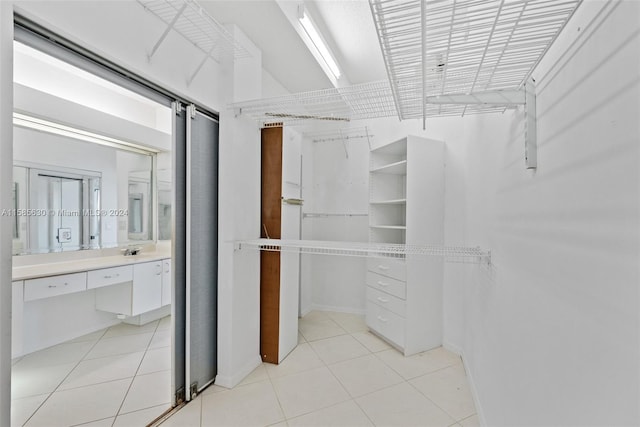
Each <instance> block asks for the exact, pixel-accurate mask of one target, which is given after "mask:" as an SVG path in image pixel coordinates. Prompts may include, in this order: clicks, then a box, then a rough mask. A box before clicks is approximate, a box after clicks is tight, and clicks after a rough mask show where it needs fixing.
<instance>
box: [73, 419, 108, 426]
mask: <svg viewBox="0 0 640 427" xmlns="http://www.w3.org/2000/svg"><path fill="white" fill-rule="evenodd" d="M109 418H111V417H104V418H100V419H98V420H91V421H86V422H84V423H80V424H73V425H71V426H69V427H78V426H83V425H85V424H88V423H95V422H98V421H104V420H108V419H109Z"/></svg>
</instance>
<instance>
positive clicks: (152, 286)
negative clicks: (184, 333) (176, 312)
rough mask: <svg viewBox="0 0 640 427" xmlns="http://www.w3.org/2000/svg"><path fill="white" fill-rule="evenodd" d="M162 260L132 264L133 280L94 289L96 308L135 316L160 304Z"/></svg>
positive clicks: (158, 306)
mask: <svg viewBox="0 0 640 427" xmlns="http://www.w3.org/2000/svg"><path fill="white" fill-rule="evenodd" d="M162 275H163V262H162V260H158V261H151V262H143V263H139V264H134V265H133V280H132V281H130V282H126V283H120V284H117V285H111V286H103V287H100V288H97V289H96V309H98V310H102V311H109V312H112V313H118V314H124V315H127V316H137V315H138V314H142V313H145V312H147V311H151V310H155V309H156V308H160V307H161V306H162Z"/></svg>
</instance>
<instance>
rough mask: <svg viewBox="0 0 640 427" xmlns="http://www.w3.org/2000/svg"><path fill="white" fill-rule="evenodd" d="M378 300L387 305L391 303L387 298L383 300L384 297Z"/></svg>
mask: <svg viewBox="0 0 640 427" xmlns="http://www.w3.org/2000/svg"><path fill="white" fill-rule="evenodd" d="M376 299H377V300H378V301H380V302H383V303H385V304H386V303H388V302H389V300H388V299H386V298H382V297H378V298H376Z"/></svg>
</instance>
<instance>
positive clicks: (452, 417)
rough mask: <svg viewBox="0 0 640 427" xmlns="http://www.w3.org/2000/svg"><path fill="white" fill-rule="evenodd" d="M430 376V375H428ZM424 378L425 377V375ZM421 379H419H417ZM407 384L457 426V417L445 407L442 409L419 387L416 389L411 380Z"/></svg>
mask: <svg viewBox="0 0 640 427" xmlns="http://www.w3.org/2000/svg"><path fill="white" fill-rule="evenodd" d="M426 375H429V374H426ZM423 376H424V375H423ZM416 378H419V377H416ZM416 378H412V380H414V379H416ZM406 382H407V384H409V386H411V387H413V388H414V389H415V390H416V391H417V392H418V393H420V394H421V395H422V396H424V397H425V399H427V400H428V401H429V402H431V403H433V404H434V405H435V406H436V407H437V408H438V409H440V410H441V411H442V412H444V413H445V414H447V415H448V416H449V417H451V419H452V420H453V421H454V422H453V424H457V423H458V420H457V419H456V417H454V416H453V415H451V414H450V413H449V411H447V410H445V409H444V408H443V407H441V406H440V405H438V404H437V403H436V402H434V401H433V400H432V399H431V398H429V396H427V395H426V394H424V393H423V392H422V391H421V390H420V389H419V388H418V387H416V386H415V385H414V384H413V383H412V382H411V381H410V380H407V381H406ZM453 424H449V426H451V425H453Z"/></svg>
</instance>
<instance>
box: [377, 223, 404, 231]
mask: <svg viewBox="0 0 640 427" xmlns="http://www.w3.org/2000/svg"><path fill="white" fill-rule="evenodd" d="M369 227H370V228H381V229H385V230H406V229H407V226H406V225H377V224H373V225H369Z"/></svg>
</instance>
